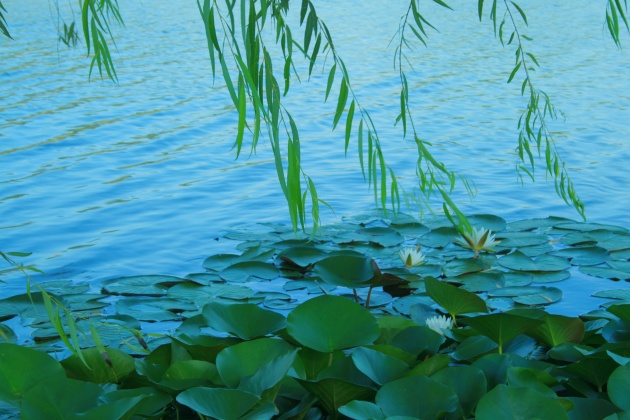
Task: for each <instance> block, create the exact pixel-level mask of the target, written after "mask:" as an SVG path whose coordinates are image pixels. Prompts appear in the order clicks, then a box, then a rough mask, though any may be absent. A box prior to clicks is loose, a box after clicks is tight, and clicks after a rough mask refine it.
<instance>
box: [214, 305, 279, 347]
mask: <svg viewBox="0 0 630 420" xmlns="http://www.w3.org/2000/svg"><path fill="white" fill-rule="evenodd" d="M202 313H203V316H204V318H205V320H206V322H207V323H208V326H210V327H211V328H213V329H215V330H217V331H222V332H228V333H231V334H234V335H236V336H238V337H240V338H242V339H243V340H251V339H252V338H256V337H262V336H264V335H267V334H270V333H273V332H276V331H278V330H280V329H282V328H284V327H285V325H286V320H285V318H284V316H282V315H280V314H278V313H277V312H273V311H268V310H266V309H262V308H260V307H259V306H258V305H254V304H251V303H240V304H231V305H230V304H224V303H219V302H211V303H208V304H206V305H205V306H204V307H203V311H202Z"/></svg>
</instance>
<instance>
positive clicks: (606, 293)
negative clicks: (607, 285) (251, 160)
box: [593, 289, 630, 300]
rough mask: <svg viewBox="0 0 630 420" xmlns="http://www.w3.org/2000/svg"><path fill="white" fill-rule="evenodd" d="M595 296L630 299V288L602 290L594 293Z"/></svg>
mask: <svg viewBox="0 0 630 420" xmlns="http://www.w3.org/2000/svg"><path fill="white" fill-rule="evenodd" d="M593 296H594V297H601V298H608V299H619V300H630V289H613V290H601V291H599V292H595V293H593Z"/></svg>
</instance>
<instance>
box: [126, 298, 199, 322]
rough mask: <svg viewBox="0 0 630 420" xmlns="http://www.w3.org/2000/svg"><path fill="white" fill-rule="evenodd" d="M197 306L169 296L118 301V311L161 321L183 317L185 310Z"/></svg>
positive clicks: (140, 318)
mask: <svg viewBox="0 0 630 420" xmlns="http://www.w3.org/2000/svg"><path fill="white" fill-rule="evenodd" d="M195 309H197V307H196V306H195V305H193V304H191V303H190V302H182V301H180V300H177V299H168V298H164V297H162V298H124V299H120V300H118V301H117V302H116V313H117V314H120V315H128V316H131V317H133V318H135V319H137V320H140V321H149V322H160V321H175V320H180V319H182V316H181V315H180V313H181V312H183V311H192V310H195Z"/></svg>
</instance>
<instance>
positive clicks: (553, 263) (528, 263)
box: [499, 251, 570, 271]
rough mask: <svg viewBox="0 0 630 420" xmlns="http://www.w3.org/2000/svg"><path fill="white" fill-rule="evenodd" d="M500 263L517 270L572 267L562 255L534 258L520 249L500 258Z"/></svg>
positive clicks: (554, 269) (553, 269)
mask: <svg viewBox="0 0 630 420" xmlns="http://www.w3.org/2000/svg"><path fill="white" fill-rule="evenodd" d="M499 264H500V265H502V266H503V267H506V268H509V269H511V270H517V271H562V270H566V269H567V268H569V267H570V264H569V262H568V261H567V260H566V259H564V258H561V257H554V256H552V255H541V256H540V257H538V258H536V259H535V260H532V259H531V258H529V257H528V256H526V255H525V254H523V253H522V252H519V251H514V252H513V253H511V254H508V255H505V256H503V257H502V258H499Z"/></svg>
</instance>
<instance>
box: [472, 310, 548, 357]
mask: <svg viewBox="0 0 630 420" xmlns="http://www.w3.org/2000/svg"><path fill="white" fill-rule="evenodd" d="M542 322H543V321H541V320H538V319H532V318H527V317H524V316H519V315H512V314H509V313H505V312H501V313H494V314H490V315H483V316H477V317H474V318H466V324H468V325H470V326H471V327H473V328H474V329H476V330H477V331H479V332H480V333H481V334H483V335H485V336H486V337H488V338H490V339H491V340H492V341H494V342H495V343H497V344H498V345H499V353H502V352H503V344H505V343H507V342H508V341H510V340H511V339H513V338H515V337H516V336H517V335H519V334H522V333H524V332H527V331H529V330H531V329H533V328H535V327H537V326H538V325H540V324H542Z"/></svg>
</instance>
